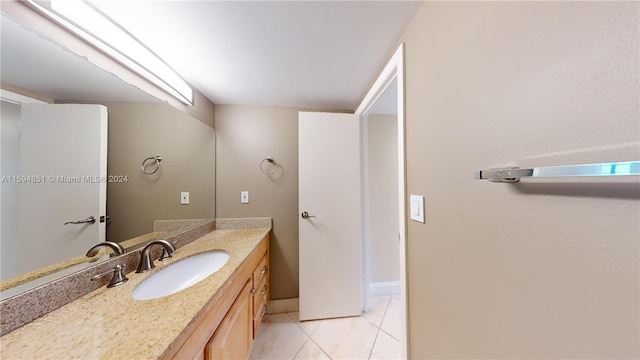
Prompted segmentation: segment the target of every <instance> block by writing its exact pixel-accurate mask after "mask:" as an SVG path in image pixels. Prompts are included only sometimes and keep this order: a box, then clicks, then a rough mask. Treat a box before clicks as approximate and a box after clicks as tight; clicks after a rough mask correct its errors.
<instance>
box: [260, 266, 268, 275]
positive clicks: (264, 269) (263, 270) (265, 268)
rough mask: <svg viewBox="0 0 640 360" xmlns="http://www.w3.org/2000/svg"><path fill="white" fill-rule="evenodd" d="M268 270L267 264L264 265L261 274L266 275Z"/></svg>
mask: <svg viewBox="0 0 640 360" xmlns="http://www.w3.org/2000/svg"><path fill="white" fill-rule="evenodd" d="M266 272H267V265H265V266H264V268H262V271H260V275H264V274H265V273H266Z"/></svg>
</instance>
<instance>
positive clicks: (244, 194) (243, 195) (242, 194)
mask: <svg viewBox="0 0 640 360" xmlns="http://www.w3.org/2000/svg"><path fill="white" fill-rule="evenodd" d="M240 202H241V203H243V204H248V203H249V192H248V191H242V192H240Z"/></svg>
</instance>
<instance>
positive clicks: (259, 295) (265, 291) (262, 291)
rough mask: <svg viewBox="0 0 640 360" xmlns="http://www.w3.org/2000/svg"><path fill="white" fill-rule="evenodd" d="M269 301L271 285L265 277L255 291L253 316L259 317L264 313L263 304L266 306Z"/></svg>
mask: <svg viewBox="0 0 640 360" xmlns="http://www.w3.org/2000/svg"><path fill="white" fill-rule="evenodd" d="M268 299H269V284H267V279H266V277H264V278H263V279H262V281H261V282H260V283H259V284H258V285H257V286H256V287H255V288H254V291H253V315H254V316H255V315H258V313H260V312H261V311H262V308H261V305H262V303H264V304H266V303H267V301H268Z"/></svg>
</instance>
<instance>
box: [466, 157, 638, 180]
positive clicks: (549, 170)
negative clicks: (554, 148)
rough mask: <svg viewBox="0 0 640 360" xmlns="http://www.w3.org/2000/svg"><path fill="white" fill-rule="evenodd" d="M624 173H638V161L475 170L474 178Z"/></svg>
mask: <svg viewBox="0 0 640 360" xmlns="http://www.w3.org/2000/svg"><path fill="white" fill-rule="evenodd" d="M624 175H640V161H620V162H610V163H598V164H580V165H563V166H547V167H539V168H530V169H521V168H519V167H513V168H500V169H488V170H479V171H476V173H475V178H476V179H478V180H489V181H494V182H509V183H513V182H518V181H520V179H521V178H523V177H532V178H550V177H574V176H575V177H584V176H624Z"/></svg>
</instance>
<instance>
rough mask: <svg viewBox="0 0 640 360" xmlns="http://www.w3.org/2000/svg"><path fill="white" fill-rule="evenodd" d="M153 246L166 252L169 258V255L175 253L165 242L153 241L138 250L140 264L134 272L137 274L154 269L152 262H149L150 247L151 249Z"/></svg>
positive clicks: (171, 246)
mask: <svg viewBox="0 0 640 360" xmlns="http://www.w3.org/2000/svg"><path fill="white" fill-rule="evenodd" d="M153 245H161V246H162V247H163V248H164V250H165V251H166V252H167V256H168V257H171V254H173V253H174V252H175V251H176V248H175V247H174V246H173V245H172V244H171V243H170V242H168V241H167V240H154V241H152V242H150V243H148V244H147V245H145V246H144V247H143V248H142V250H140V262H139V263H138V269H137V270H136V272H137V273H142V272H145V271H147V270H150V269H153V268H154V267H156V266H155V265H153V260H151V247H153Z"/></svg>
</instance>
